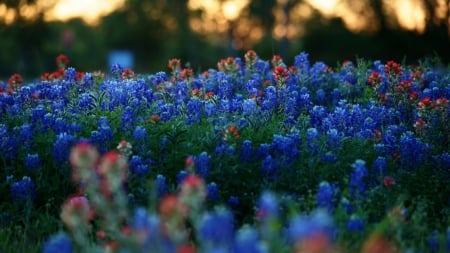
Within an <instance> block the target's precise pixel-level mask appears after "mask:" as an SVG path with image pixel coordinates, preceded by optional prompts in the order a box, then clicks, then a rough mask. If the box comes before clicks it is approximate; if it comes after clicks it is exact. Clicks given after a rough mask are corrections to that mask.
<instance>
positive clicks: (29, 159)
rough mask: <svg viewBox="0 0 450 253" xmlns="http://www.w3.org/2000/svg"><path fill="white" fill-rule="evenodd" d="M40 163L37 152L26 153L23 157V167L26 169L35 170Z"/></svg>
mask: <svg viewBox="0 0 450 253" xmlns="http://www.w3.org/2000/svg"><path fill="white" fill-rule="evenodd" d="M41 165H42V162H41V159H40V158H39V154H27V156H26V157H25V168H26V169H27V170H28V171H36V170H38V169H39V168H40V167H41Z"/></svg>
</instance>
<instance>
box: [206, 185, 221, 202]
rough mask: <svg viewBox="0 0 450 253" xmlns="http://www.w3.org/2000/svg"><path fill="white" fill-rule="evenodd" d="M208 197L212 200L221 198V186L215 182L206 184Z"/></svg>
mask: <svg viewBox="0 0 450 253" xmlns="http://www.w3.org/2000/svg"><path fill="white" fill-rule="evenodd" d="M206 198H207V199H208V200H210V201H217V199H218V198H219V188H218V187H217V184H216V183H215V182H211V183H209V184H208V185H207V186H206Z"/></svg>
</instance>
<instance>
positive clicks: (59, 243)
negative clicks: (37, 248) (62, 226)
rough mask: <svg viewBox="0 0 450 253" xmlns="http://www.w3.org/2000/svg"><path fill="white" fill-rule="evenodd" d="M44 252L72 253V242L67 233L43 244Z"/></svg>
mask: <svg viewBox="0 0 450 253" xmlns="http://www.w3.org/2000/svg"><path fill="white" fill-rule="evenodd" d="M42 251H43V252H44V253H72V252H73V247H72V242H71V241H70V238H69V236H68V235H67V234H66V233H64V232H59V233H58V234H55V235H53V236H51V237H50V239H49V240H48V241H46V242H45V243H44V244H43V246H42Z"/></svg>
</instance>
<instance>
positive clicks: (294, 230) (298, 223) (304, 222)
mask: <svg viewBox="0 0 450 253" xmlns="http://www.w3.org/2000/svg"><path fill="white" fill-rule="evenodd" d="M334 234H335V227H334V224H333V219H332V217H331V216H330V214H329V213H328V212H327V211H325V210H322V209H316V210H314V211H313V212H312V213H310V214H309V215H302V214H299V215H296V216H294V217H293V218H291V219H290V221H289V224H288V228H287V235H288V238H289V241H290V242H291V243H292V244H295V243H296V242H299V241H301V240H304V239H307V238H310V237H311V236H317V235H324V236H327V237H328V238H329V239H330V240H333V239H334Z"/></svg>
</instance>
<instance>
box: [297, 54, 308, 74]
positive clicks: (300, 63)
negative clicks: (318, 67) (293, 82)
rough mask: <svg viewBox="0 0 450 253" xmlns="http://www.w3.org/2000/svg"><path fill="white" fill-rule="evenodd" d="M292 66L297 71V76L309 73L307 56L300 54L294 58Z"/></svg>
mask: <svg viewBox="0 0 450 253" xmlns="http://www.w3.org/2000/svg"><path fill="white" fill-rule="evenodd" d="M294 66H295V67H296V68H297V69H298V71H299V74H307V73H308V72H309V66H310V63H309V54H308V53H305V52H301V53H300V54H298V55H296V56H295V57H294Z"/></svg>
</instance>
